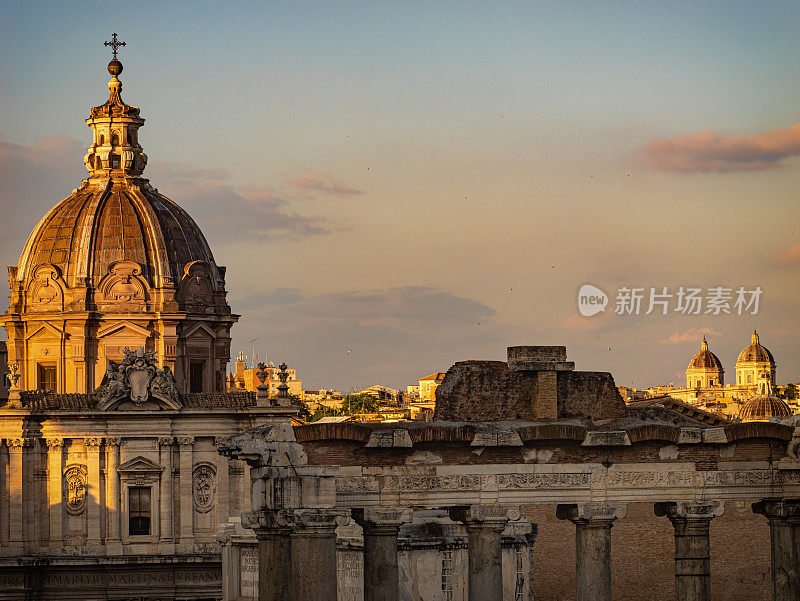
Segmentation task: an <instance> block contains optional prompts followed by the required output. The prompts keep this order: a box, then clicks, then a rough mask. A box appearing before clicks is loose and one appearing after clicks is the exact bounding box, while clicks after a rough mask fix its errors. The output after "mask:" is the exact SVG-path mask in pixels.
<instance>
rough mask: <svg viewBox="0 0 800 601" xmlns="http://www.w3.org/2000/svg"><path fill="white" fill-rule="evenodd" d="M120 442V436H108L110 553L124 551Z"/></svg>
mask: <svg viewBox="0 0 800 601" xmlns="http://www.w3.org/2000/svg"><path fill="white" fill-rule="evenodd" d="M120 443H121V440H120V439H119V438H118V437H115V436H112V437H109V438H106V514H107V516H108V519H107V523H108V530H107V536H106V550H107V552H108V554H109V555H119V554H121V553H122V540H121V539H120V526H121V519H122V515H121V512H120V501H121V496H120V486H119V446H120Z"/></svg>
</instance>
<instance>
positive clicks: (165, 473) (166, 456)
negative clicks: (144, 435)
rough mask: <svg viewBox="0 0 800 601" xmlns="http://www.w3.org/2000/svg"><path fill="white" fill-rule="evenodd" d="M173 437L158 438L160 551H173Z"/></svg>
mask: <svg viewBox="0 0 800 601" xmlns="http://www.w3.org/2000/svg"><path fill="white" fill-rule="evenodd" d="M174 442H175V439H174V438H173V437H172V436H161V437H159V439H158V449H159V461H160V463H161V467H162V468H164V469H163V470H162V471H161V480H160V482H159V493H158V497H159V502H160V504H161V512H160V514H159V516H160V520H161V522H160V524H159V527H158V547H159V550H160V551H171V552H174V551H175V548H174V546H172V545H174V543H175V538H174V535H173V524H174V522H173V519H172V510H173V503H172V484H173V482H172V445H173V443H174Z"/></svg>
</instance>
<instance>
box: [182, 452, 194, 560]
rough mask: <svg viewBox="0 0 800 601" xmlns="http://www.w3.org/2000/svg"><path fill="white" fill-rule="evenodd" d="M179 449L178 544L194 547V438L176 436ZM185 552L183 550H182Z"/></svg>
mask: <svg viewBox="0 0 800 601" xmlns="http://www.w3.org/2000/svg"><path fill="white" fill-rule="evenodd" d="M178 445H179V449H180V469H181V472H180V474H181V476H180V479H181V485H180V490H181V492H180V503H179V504H180V508H181V513H180V515H181V530H180V539H179V543H180V544H181V545H189V546H192V545H194V524H193V520H194V515H193V513H194V503H193V502H192V467H193V462H192V450H193V447H194V436H178ZM184 550H185V549H184Z"/></svg>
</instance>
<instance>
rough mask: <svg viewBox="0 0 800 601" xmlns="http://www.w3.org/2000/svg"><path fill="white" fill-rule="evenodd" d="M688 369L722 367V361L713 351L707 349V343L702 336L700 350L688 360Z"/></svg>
mask: <svg viewBox="0 0 800 601" xmlns="http://www.w3.org/2000/svg"><path fill="white" fill-rule="evenodd" d="M688 369H718V370H721V369H722V362H721V361H720V360H719V358H718V357H717V356H716V355H715V354H714V353H712V352H711V351H710V350H708V343H707V342H706V339H705V338H703V343H702V345H701V346H700V352H698V353H697V354H696V355H695V356H694V357H692V360H691V361H689V367H688Z"/></svg>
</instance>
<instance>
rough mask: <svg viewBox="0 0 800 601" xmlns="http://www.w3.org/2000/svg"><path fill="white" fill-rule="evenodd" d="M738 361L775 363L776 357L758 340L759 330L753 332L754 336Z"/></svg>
mask: <svg viewBox="0 0 800 601" xmlns="http://www.w3.org/2000/svg"><path fill="white" fill-rule="evenodd" d="M736 362H737V363H770V364H774V363H775V359H774V358H773V357H772V353H771V352H769V349H767V348H766V347H764V346H761V344H759V342H758V332H753V337H752V338H751V340H750V345H749V346H747V347H746V348H745V349H744V350H742V352H741V353H739V358H738V359H737V360H736Z"/></svg>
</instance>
